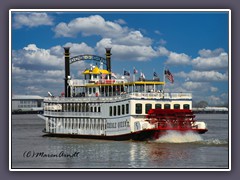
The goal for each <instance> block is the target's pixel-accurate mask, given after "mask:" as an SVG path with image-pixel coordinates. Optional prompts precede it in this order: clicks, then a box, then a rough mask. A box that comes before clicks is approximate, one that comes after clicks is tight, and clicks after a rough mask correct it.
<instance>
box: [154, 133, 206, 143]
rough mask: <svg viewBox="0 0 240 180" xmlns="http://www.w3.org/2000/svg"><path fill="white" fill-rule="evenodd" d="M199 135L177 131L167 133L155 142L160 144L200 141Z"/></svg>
mask: <svg viewBox="0 0 240 180" xmlns="http://www.w3.org/2000/svg"><path fill="white" fill-rule="evenodd" d="M202 140H203V139H202V137H201V136H200V135H199V134H196V133H193V132H186V133H180V132H177V131H169V132H168V133H167V134H166V135H163V136H161V137H160V138H159V139H157V140H156V142H160V143H187V142H197V141H202Z"/></svg>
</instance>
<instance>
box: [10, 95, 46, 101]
mask: <svg viewBox="0 0 240 180" xmlns="http://www.w3.org/2000/svg"><path fill="white" fill-rule="evenodd" d="M12 99H13V100H23V99H25V100H30V99H44V98H43V97H41V96H38V95H13V96H12Z"/></svg>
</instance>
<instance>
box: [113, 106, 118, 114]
mask: <svg viewBox="0 0 240 180" xmlns="http://www.w3.org/2000/svg"><path fill="white" fill-rule="evenodd" d="M113 115H114V116H116V115H117V107H116V106H114V107H113Z"/></svg>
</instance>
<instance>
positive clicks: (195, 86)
mask: <svg viewBox="0 0 240 180" xmlns="http://www.w3.org/2000/svg"><path fill="white" fill-rule="evenodd" d="M182 86H183V87H184V88H185V89H186V90H187V91H195V90H197V91H202V90H203V87H207V86H208V85H207V83H202V82H192V81H188V82H185V83H183V84H182Z"/></svg>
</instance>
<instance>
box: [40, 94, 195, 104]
mask: <svg viewBox="0 0 240 180" xmlns="http://www.w3.org/2000/svg"><path fill="white" fill-rule="evenodd" d="M127 99H142V100H144V99H145V100H146V99H149V100H150V99H151V100H153V99H156V100H192V94H191V93H162V92H159V93H158V92H156V93H155V92H150V93H144V92H132V93H129V94H121V95H118V96H103V97H101V96H98V97H96V96H88V97H45V98H44V102H49V103H51V102H52V103H69V102H72V103H78V102H86V103H89V102H104V103H105V102H118V101H123V100H127Z"/></svg>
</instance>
